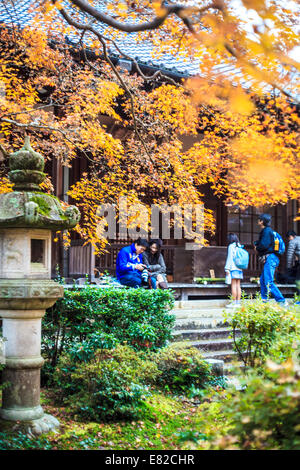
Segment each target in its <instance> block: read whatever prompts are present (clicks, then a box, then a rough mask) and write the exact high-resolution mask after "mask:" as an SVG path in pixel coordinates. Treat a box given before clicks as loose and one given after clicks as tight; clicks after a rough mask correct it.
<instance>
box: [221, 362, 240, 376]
mask: <svg viewBox="0 0 300 470" xmlns="http://www.w3.org/2000/svg"><path fill="white" fill-rule="evenodd" d="M244 369H245V364H244V363H243V362H240V361H237V360H236V359H235V360H233V361H232V362H226V364H224V365H223V372H224V375H226V376H232V375H235V373H236V371H242V370H244Z"/></svg>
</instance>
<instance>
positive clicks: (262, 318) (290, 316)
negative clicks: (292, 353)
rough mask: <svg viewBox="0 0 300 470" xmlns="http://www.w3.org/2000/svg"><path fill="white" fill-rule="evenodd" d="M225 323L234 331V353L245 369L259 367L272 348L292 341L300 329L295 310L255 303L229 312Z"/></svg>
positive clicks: (248, 303) (244, 304)
mask: <svg viewBox="0 0 300 470" xmlns="http://www.w3.org/2000/svg"><path fill="white" fill-rule="evenodd" d="M225 318H226V321H227V322H228V323H229V325H230V326H231V327H232V330H233V333H232V336H233V340H234V349H235V350H236V351H237V353H238V355H239V359H240V360H242V361H243V362H244V364H245V366H250V367H260V366H262V364H263V363H264V361H265V358H266V356H267V354H268V353H269V351H270V348H271V347H272V345H274V344H275V342H276V340H278V339H279V338H281V339H283V338H285V339H286V341H288V338H290V339H292V336H294V337H295V335H296V334H297V330H298V328H299V320H298V319H297V316H296V312H295V311H294V310H293V309H290V310H289V311H288V310H286V309H284V308H283V307H281V306H279V305H278V304H272V303H263V302H262V301H261V300H259V299H256V300H253V301H251V302H249V301H248V302H242V306H241V307H240V308H239V309H236V310H234V311H232V312H226V314H225Z"/></svg>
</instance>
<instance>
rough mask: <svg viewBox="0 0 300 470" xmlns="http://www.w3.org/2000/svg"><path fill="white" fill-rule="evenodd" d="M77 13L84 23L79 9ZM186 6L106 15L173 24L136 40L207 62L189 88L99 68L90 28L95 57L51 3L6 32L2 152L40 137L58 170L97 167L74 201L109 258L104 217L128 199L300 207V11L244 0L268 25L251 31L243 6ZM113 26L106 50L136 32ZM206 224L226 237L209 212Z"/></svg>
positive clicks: (137, 5)
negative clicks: (100, 210)
mask: <svg viewBox="0 0 300 470" xmlns="http://www.w3.org/2000/svg"><path fill="white" fill-rule="evenodd" d="M65 3H69V9H68V13H69V14H71V16H72V18H73V20H76V21H78V22H81V21H82V15H80V11H79V10H78V7H76V6H75V5H74V3H76V2H65ZM94 3H95V6H97V2H94ZM186 3H187V2H183V5H184V8H182V10H180V14H178V15H177V14H175V15H174V14H170V15H166V12H167V7H166V8H162V7H161V5H160V3H157V2H149V1H146V0H138V1H137V2H127V1H126V2H121V1H115V2H110V1H107V2H106V13H107V15H111V16H113V17H114V18H115V19H116V21H118V22H119V23H122V22H123V23H124V20H126V22H127V23H130V22H131V23H135V24H136V23H141V22H142V21H145V22H147V21H149V18H153V17H156V16H157V17H158V18H163V17H164V16H165V20H164V21H163V23H162V24H161V25H160V27H159V28H157V29H152V30H148V29H145V30H144V31H140V32H137V33H135V34H136V41H137V42H141V41H144V40H145V39H147V40H149V41H151V42H152V44H153V51H154V52H153V53H154V54H155V57H162V61H163V55H164V53H166V52H168V53H170V54H173V55H174V56H176V55H180V56H181V57H182V58H184V59H185V60H197V61H199V76H197V77H193V78H190V79H188V80H185V81H183V80H182V81H180V80H178V81H177V83H175V82H172V81H170V80H169V81H168V80H167V79H166V78H160V79H158V78H156V79H155V80H154V81H149V82H147V81H145V80H144V78H143V77H142V76H138V75H129V74H128V73H126V72H124V71H123V72H122V73H121V72H120V70H119V69H118V68H114V67H112V66H111V65H110V64H108V63H106V62H105V61H104V60H102V59H101V60H100V59H99V58H95V57H97V54H98V56H99V55H100V54H103V53H104V51H105V50H104V49H103V44H102V43H101V41H100V40H99V37H97V36H95V34H93V33H92V32H91V31H90V32H89V33H88V34H89V35H88V38H89V48H90V49H91V50H92V51H93V52H95V54H96V56H95V57H94V58H93V59H92V60H90V59H89V60H86V58H85V57H84V53H83V51H82V50H81V55H80V54H79V49H80V45H78V47H77V50H76V51H74V50H73V51H71V49H70V48H68V46H67V45H66V44H63V43H61V41H60V40H59V37H60V36H61V35H62V34H67V33H68V31H72V32H73V33H74V32H75V33H76V34H77V35H78V38H80V36H81V35H82V31H81V30H80V29H78V30H77V31H76V28H74V27H72V25H70V24H67V23H66V21H65V20H64V19H63V18H62V17H61V15H60V12H61V8H62V6H61V5H60V3H59V2H49V1H44V2H42V3H41V6H40V7H38V8H36V10H35V11H36V18H35V22H34V25H33V26H32V27H27V28H25V29H24V30H22V31H17V30H9V29H5V28H3V29H1V31H0V46H1V49H0V83H1V90H4V91H1V93H0V144H2V145H3V147H4V148H5V149H6V150H7V151H13V150H16V149H18V148H20V146H21V144H22V143H23V139H24V133H30V135H31V143H32V146H33V147H34V148H35V150H37V151H40V152H41V153H42V154H43V155H45V157H46V159H48V160H51V159H53V158H57V159H58V160H59V161H61V162H62V164H63V165H66V166H69V167H70V166H71V165H72V161H73V160H74V159H76V158H85V159H87V160H88V165H89V168H88V171H87V173H86V174H83V175H81V179H80V180H79V181H78V182H77V183H76V184H75V185H74V186H73V187H72V188H71V189H70V191H69V195H70V196H71V197H72V199H73V200H74V201H75V203H76V204H77V205H78V207H79V209H80V210H81V211H82V213H83V217H82V222H81V224H80V225H79V226H77V227H76V231H77V232H78V233H79V234H80V235H81V236H82V237H83V238H84V239H85V240H86V242H91V243H92V244H93V245H94V247H95V249H96V251H97V250H100V251H101V250H104V249H105V243H106V241H105V239H104V238H103V237H102V236H100V235H99V233H98V232H97V224H98V222H99V217H98V216H97V207H98V206H99V205H101V204H103V203H107V202H110V203H116V202H117V200H118V198H119V197H120V196H126V197H127V198H128V200H129V201H131V202H132V203H143V204H145V205H146V206H147V207H150V205H151V204H164V203H165V204H169V205H170V204H175V203H176V204H180V205H183V204H186V203H189V204H200V203H201V202H202V199H203V196H202V187H203V185H204V184H207V183H208V184H210V186H211V188H212V189H213V191H214V192H215V194H217V195H219V196H220V197H222V198H224V200H225V201H228V202H229V201H230V202H231V203H233V204H236V205H240V206H241V207H247V206H249V205H253V206H261V205H263V204H265V203H268V204H276V203H286V202H287V201H288V200H289V199H295V198H298V197H299V186H300V175H299V113H298V110H297V107H296V104H295V100H294V99H293V97H294V96H297V93H298V92H297V86H298V85H297V82H295V81H293V80H292V77H293V76H294V75H293V74H295V70H296V69H297V67H298V64H297V63H295V61H293V60H292V59H291V58H290V56H289V55H288V54H289V52H290V51H291V50H292V49H293V47H294V46H295V45H296V44H297V37H296V35H295V33H294V29H293V19H294V18H295V14H296V13H295V12H294V11H293V10H292V9H288V8H283V7H281V6H280V5H277V4H275V3H272V4H271V6H268V5H267V4H266V2H265V1H264V0H260V1H257V0H247V2H246V1H243V4H244V6H245V8H246V9H249V10H250V9H254V10H255V11H256V12H257V14H258V15H259V16H260V18H261V24H260V25H253V32H252V34H248V32H247V28H245V24H246V22H245V20H244V18H243V16H242V15H240V14H239V12H237V11H234V10H233V9H232V8H231V7H230V2H228V1H222V2H218V5H217V3H213V4H214V5H215V6H216V8H215V9H214V8H207V9H206V8H204V7H203V9H202V10H201V12H200V10H199V9H197V8H196V7H193V8H191V7H189V8H186ZM33 8H35V7H33ZM183 20H184V21H183ZM98 22H100V20H98ZM272 22H273V24H274V25H275V26H276V34H274V31H273V30H272V28H271V27H270V26H269V25H271V23H272ZM100 23H101V22H100ZM131 23H130V24H131ZM84 24H86V25H87V24H91V23H88V21H87V20H85V23H84ZM102 26H103V24H102ZM105 28H107V31H106V32H105V34H103V41H104V40H106V41H107V42H106V44H111V43H110V41H109V40H107V39H106V37H107V36H108V33H111V35H112V36H111V37H114V38H116V39H117V38H118V37H121V36H122V35H124V34H125V33H124V32H123V31H121V30H120V29H118V28H117V27H115V28H113V27H111V26H107V25H105ZM248 29H249V28H248ZM62 37H63V36H62ZM50 39H52V40H54V41H55V45H54V46H53V45H52V46H50V43H49V40H50ZM233 65H234V66H235V67H236V68H237V69H238V70H239V73H238V74H234V77H232V76H231V75H230V73H233V72H229V73H228V72H227V73H226V66H228V67H231V69H229V70H233V68H232V67H233ZM219 66H222V67H224V73H222V69H221V68H219ZM245 81H246V82H247V87H245V86H244V82H245ZM145 83H148V85H147V86H145ZM275 88H276V89H277V91H278V93H277V94H276V95H274V89H275ZM107 123H109V124H107ZM186 138H189V139H190V142H191V145H190V147H189V148H187V147H186V146H185V145H184V141H185V139H186ZM193 142H194V143H193ZM7 170H8V169H7V167H5V165H2V167H1V179H0V191H1V192H4V191H8V190H11V186H10V185H9V184H8V180H7ZM48 183H49V182H48ZM47 188H48V190H50V191H51V187H50V185H49V184H47ZM131 223H134V221H131ZM205 228H206V230H207V231H213V230H214V221H213V218H212V213H211V212H210V211H208V210H206V212H205ZM66 243H67V244H68V243H69V241H68V239H67V240H66Z"/></svg>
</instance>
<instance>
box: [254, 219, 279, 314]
mask: <svg viewBox="0 0 300 470" xmlns="http://www.w3.org/2000/svg"><path fill="white" fill-rule="evenodd" d="M270 224H271V215H270V214H261V215H260V216H259V217H258V225H259V226H260V227H261V229H262V230H261V232H260V234H259V239H258V240H257V241H256V242H254V249H255V251H256V252H257V254H258V256H259V258H260V260H261V261H262V262H263V263H264V267H263V270H262V273H261V276H260V293H261V298H262V301H263V302H267V301H268V300H269V296H270V294H272V295H273V296H274V298H275V300H276V302H278V303H280V304H283V305H285V306H286V305H287V301H286V300H285V298H284V297H283V295H282V293H281V292H280V290H279V289H278V287H277V286H276V285H275V283H274V274H275V270H276V268H277V266H278V265H279V258H278V256H276V255H275V253H274V235H273V230H272V228H271V227H270Z"/></svg>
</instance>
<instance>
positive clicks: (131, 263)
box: [116, 238, 156, 289]
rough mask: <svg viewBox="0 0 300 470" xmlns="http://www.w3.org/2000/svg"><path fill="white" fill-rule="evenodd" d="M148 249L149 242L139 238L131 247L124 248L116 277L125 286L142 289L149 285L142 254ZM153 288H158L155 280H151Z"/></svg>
mask: <svg viewBox="0 0 300 470" xmlns="http://www.w3.org/2000/svg"><path fill="white" fill-rule="evenodd" d="M147 248H148V242H147V240H146V239H144V238H139V239H138V240H137V241H136V242H134V243H132V245H130V246H125V247H124V248H122V249H121V250H120V251H119V253H118V256H117V261H116V276H117V279H118V281H119V282H120V283H121V284H122V285H123V286H128V287H141V286H142V285H143V284H144V285H148V271H147V269H146V265H144V264H143V258H142V254H143V252H144V251H145V250H146V249H147ZM151 283H152V287H153V288H154V289H155V288H156V281H155V279H152V278H151Z"/></svg>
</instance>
